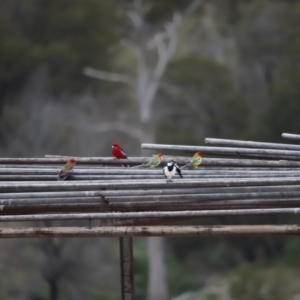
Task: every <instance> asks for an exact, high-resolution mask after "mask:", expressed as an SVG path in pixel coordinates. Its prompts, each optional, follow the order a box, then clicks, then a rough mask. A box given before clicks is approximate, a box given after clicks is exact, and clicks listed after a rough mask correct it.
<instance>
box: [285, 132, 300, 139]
mask: <svg viewBox="0 0 300 300" xmlns="http://www.w3.org/2000/svg"><path fill="white" fill-rule="evenodd" d="M281 136H282V137H283V138H285V139H291V140H300V135H299V134H291V133H282V134H281Z"/></svg>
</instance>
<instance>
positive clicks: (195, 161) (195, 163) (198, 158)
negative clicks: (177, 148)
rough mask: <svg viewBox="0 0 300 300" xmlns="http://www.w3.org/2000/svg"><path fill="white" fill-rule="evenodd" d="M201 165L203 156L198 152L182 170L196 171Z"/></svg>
mask: <svg viewBox="0 0 300 300" xmlns="http://www.w3.org/2000/svg"><path fill="white" fill-rule="evenodd" d="M201 163H202V154H201V152H199V151H198V152H196V153H195V154H194V156H193V157H192V158H191V160H190V161H189V162H188V163H187V164H186V165H184V166H182V167H181V169H185V168H193V169H196V168H198V167H199V166H200V165H201Z"/></svg>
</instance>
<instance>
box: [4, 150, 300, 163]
mask: <svg viewBox="0 0 300 300" xmlns="http://www.w3.org/2000/svg"><path fill="white" fill-rule="evenodd" d="M166 146H168V145H166ZM178 147H183V146H178ZM190 147H196V148H197V147H198V148H199V147H200V146H190ZM202 147H203V146H202ZM198 148H197V149H198ZM210 148H211V147H210ZM218 149H221V147H219V148H218ZM238 149H243V148H238ZM251 150H254V149H251ZM269 151H271V150H269ZM189 152H193V151H189ZM171 158H172V159H174V158H175V160H176V162H177V163H178V164H179V165H181V164H186V163H187V162H188V161H189V160H190V157H186V158H182V157H180V158H178V156H169V158H168V156H164V159H163V162H162V164H161V165H162V166H163V165H164V164H165V163H167V162H168V160H169V159H171ZM267 158H268V159H270V158H271V157H267ZM287 159H289V157H288V156H286V157H284V160H277V161H273V160H258V159H256V160H255V159H246V158H245V159H243V160H241V159H233V158H207V157H205V156H204V157H203V160H202V164H201V167H207V166H210V167H213V166H215V167H218V166H227V167H230V166H231V167H244V166H247V167H268V168H269V167H271V168H273V167H300V162H297V161H288V160H287ZM148 160H149V157H137V158H134V160H133V158H130V159H128V160H126V159H124V160H118V159H114V158H110V157H95V158H78V159H77V165H76V169H77V168H80V166H81V165H86V166H85V167H89V168H90V164H92V166H91V167H92V168H95V167H96V168H99V167H101V166H102V167H103V166H104V165H120V164H123V165H126V164H130V165H135V164H142V163H144V162H146V161H148ZM65 162H66V160H65V159H64V158H0V164H2V165H3V164H6V165H8V164H11V165H17V164H20V166H21V165H22V167H25V166H26V165H30V164H32V165H37V164H38V165H46V166H47V168H49V167H51V165H53V164H56V165H57V166H58V167H61V165H62V164H64V163H65ZM124 169H125V168H124Z"/></svg>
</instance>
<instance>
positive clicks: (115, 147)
mask: <svg viewBox="0 0 300 300" xmlns="http://www.w3.org/2000/svg"><path fill="white" fill-rule="evenodd" d="M111 154H112V155H113V156H114V157H115V158H119V159H120V158H123V159H126V158H128V157H127V154H126V152H125V151H124V150H123V149H122V148H121V146H120V145H119V144H118V143H112V145H111Z"/></svg>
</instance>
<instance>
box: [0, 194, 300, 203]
mask: <svg viewBox="0 0 300 300" xmlns="http://www.w3.org/2000/svg"><path fill="white" fill-rule="evenodd" d="M152 192H153V194H152V195H129V196H126V195H125V196H121V195H117V196H109V195H108V196H105V200H106V201H107V202H109V203H116V202H144V201H154V202H156V203H159V201H169V202H170V201H172V202H173V201H177V200H180V201H184V200H186V201H214V200H233V199H240V200H242V199H260V198H262V199H264V198H265V199H267V198H269V199H280V198H282V199H284V198H295V197H299V196H300V191H288V192H285V191H280V192H270V191H268V192H244V193H243V192H241V193H230V192H225V193H209V194H189V193H187V194H185V193H182V194H171V195H160V194H155V191H152ZM102 196H103V195H102ZM101 201H102V198H101V197H100V196H98V197H65V198H64V197H59V198H40V199H39V198H34V199H31V198H25V199H2V200H0V204H1V205H2V206H3V205H26V204H35V205H36V204H59V203H73V204H79V203H99V202H101Z"/></svg>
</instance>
